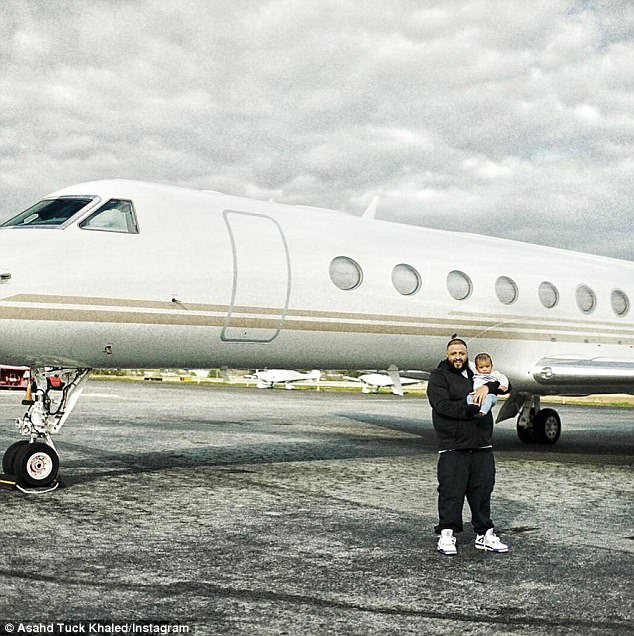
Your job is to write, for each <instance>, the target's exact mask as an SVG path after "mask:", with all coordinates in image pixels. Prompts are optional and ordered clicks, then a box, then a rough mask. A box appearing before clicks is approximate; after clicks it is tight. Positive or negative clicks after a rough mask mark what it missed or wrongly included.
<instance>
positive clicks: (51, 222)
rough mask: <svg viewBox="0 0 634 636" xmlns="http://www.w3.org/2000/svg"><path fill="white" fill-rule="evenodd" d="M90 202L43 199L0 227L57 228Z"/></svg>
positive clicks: (80, 198)
mask: <svg viewBox="0 0 634 636" xmlns="http://www.w3.org/2000/svg"><path fill="white" fill-rule="evenodd" d="M91 202H92V199H91V198H89V197H85V198H83V197H64V198H61V199H44V200H43V201H40V202H39V203H36V204H35V205H33V206H31V207H30V208H29V209H28V210H25V211H24V212H21V213H20V214H18V215H17V216H14V217H13V218H12V219H9V220H8V221H5V222H4V223H3V224H2V225H0V227H59V226H61V225H64V224H65V223H66V222H67V221H69V220H70V219H71V218H72V217H74V216H75V215H76V214H77V213H78V212H79V211H80V210H82V209H83V208H85V207H86V206H87V205H88V204H89V203H91Z"/></svg>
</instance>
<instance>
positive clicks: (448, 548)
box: [437, 530, 458, 554]
mask: <svg viewBox="0 0 634 636" xmlns="http://www.w3.org/2000/svg"><path fill="white" fill-rule="evenodd" d="M437 549H438V552H440V553H441V554H458V550H457V549H456V537H454V536H453V530H441V531H440V537H439V538H438V546H437Z"/></svg>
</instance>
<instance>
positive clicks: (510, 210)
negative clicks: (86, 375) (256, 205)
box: [0, 0, 634, 260]
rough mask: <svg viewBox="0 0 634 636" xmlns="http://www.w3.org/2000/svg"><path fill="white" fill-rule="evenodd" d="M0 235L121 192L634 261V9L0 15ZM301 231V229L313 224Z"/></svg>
mask: <svg viewBox="0 0 634 636" xmlns="http://www.w3.org/2000/svg"><path fill="white" fill-rule="evenodd" d="M0 16H1V18H0V63H1V66H0V189H1V192H2V203H1V205H0V218H7V217H9V216H12V215H13V214H15V213H17V212H18V211H20V210H22V209H24V208H25V207H27V206H28V205H30V204H32V203H34V202H35V201H37V200H38V199H39V198H40V197H41V196H43V195H44V194H47V193H48V192H51V191H53V190H56V189H58V188H60V187H63V186H66V185H70V184H72V183H78V182H81V181H86V180H92V179H99V178H108V177H122V178H132V179H145V180H150V181H158V182H165V183H172V184H175V185H182V186H191V187H196V188H210V189H215V190H221V191H224V192H228V193H232V194H239V195H247V196H252V197H256V198H265V199H268V198H274V199H276V200H279V201H283V202H288V203H305V204H311V205H316V206H321V207H331V208H335V209H341V210H346V211H348V212H351V213H354V214H360V213H361V212H362V211H363V209H364V208H365V206H366V205H367V204H368V203H369V201H370V200H371V198H372V197H373V196H374V195H379V197H380V198H379V211H378V213H377V217H378V218H382V219H386V220H395V221H401V222H405V223H414V224H420V225H427V226H430V227H437V228H445V229H452V230H464V231H475V232H479V233H485V234H493V235H496V236H502V237H506V238H513V239H518V240H524V241H531V242H536V243H541V244H545V245H556V246H560V247H567V248H572V249H578V250H582V251H587V252H591V253H596V254H603V255H607V256H614V257H618V258H626V259H630V260H634V210H633V205H632V203H633V200H632V197H633V191H634V187H633V186H634V3H632V2H631V1H630V0H533V1H531V2H526V0H499V1H496V0H438V1H436V0H418V1H415V0H390V1H389V2H387V1H385V0H268V1H267V0H262V1H256V0H213V1H205V0H179V1H178V2H175V1H173V0H82V1H77V0H1V3H0ZM298 213H300V212H298Z"/></svg>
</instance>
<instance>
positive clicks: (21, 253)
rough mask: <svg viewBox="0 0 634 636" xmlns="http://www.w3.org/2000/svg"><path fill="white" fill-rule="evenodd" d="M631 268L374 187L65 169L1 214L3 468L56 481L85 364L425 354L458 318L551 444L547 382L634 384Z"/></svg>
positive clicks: (328, 364) (334, 360) (514, 405)
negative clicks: (273, 196)
mask: <svg viewBox="0 0 634 636" xmlns="http://www.w3.org/2000/svg"><path fill="white" fill-rule="evenodd" d="M5 216H6V215H5ZM482 254H486V258H480V256H481V255H482ZM633 281H634V263H632V262H630V261H623V260H616V259H612V258H607V257H601V256H593V255H589V254H582V253H579V252H573V251H565V250H561V249H556V248H549V247H542V246H539V245H534V244H528V243H521V242H516V241H510V240H505V239H499V238H492V237H488V236H479V235H476V234H468V233H457V232H448V231H442V230H435V229H428V228H424V227H415V226H411V225H402V224H398V223H392V222H388V221H382V220H378V219H377V218H376V202H375V201H373V202H372V203H371V204H370V206H369V207H368V209H367V210H366V212H365V213H364V214H363V215H362V216H360V217H357V216H352V215H349V214H346V213H343V212H335V211H330V210H325V209H320V208H311V207H305V206H293V205H284V204H281V203H277V202H274V201H268V202H267V201H257V200H251V199H246V198H242V197H237V196H231V195H226V194H221V193H217V192H210V191H195V190H189V189H185V188H179V187H171V186H165V185H158V184H152V183H145V182H135V181H128V180H104V181H94V182H90V183H82V184H79V185H74V186H71V187H66V188H63V189H61V190H59V191H57V192H54V193H52V194H49V195H48V196H45V197H43V198H42V199H41V200H40V201H39V202H37V203H36V204H35V205H33V206H31V207H29V208H28V209H27V210H25V211H23V212H21V213H19V214H17V215H16V216H13V218H10V219H9V220H8V221H6V222H5V223H4V224H2V226H1V227H0V330H1V334H2V337H1V338H0V361H2V362H3V364H6V365H15V366H28V367H29V368H30V369H31V378H32V381H31V383H30V385H29V387H28V389H27V395H26V396H25V400H24V402H25V406H26V407H27V408H26V412H25V414H24V416H23V417H20V418H19V419H18V421H17V425H18V429H19V431H20V433H21V435H22V439H21V440H20V441H17V442H16V443H15V444H12V445H11V446H10V447H9V448H8V449H7V451H6V452H5V454H4V457H3V470H4V472H5V473H8V474H12V475H16V476H17V478H18V479H19V480H20V483H22V484H25V485H26V486H30V487H46V486H49V485H50V484H52V483H53V482H54V481H55V480H56V477H57V474H58V470H59V456H58V453H57V451H56V450H55V446H54V443H53V440H52V436H53V435H55V434H57V433H59V431H60V429H61V428H62V427H63V425H64V424H65V423H66V421H67V420H68V417H69V415H70V414H71V412H72V409H73V407H74V406H75V404H76V402H77V399H78V398H79V396H80V394H81V391H82V388H83V387H84V386H85V381H86V378H87V377H88V374H89V371H90V369H91V368H95V367H99V368H108V367H116V368H150V369H153V368H218V367H223V366H230V367H232V368H265V367H276V368H287V369H288V368H290V369H293V368H306V367H307V365H308V366H309V367H319V368H323V369H350V368H354V369H364V368H365V369H368V368H371V369H387V368H388V367H389V366H391V365H393V366H394V367H395V368H399V369H421V370H423V371H431V370H432V369H433V368H434V367H436V366H437V364H438V362H439V360H440V359H441V358H442V357H443V356H444V353H445V345H446V342H447V339H448V338H449V337H450V336H451V335H452V334H454V333H457V334H458V335H459V336H460V337H461V338H463V339H464V340H466V341H467V342H468V344H469V349H470V351H471V352H472V353H474V354H475V353H476V352H478V351H487V352H489V353H490V354H491V355H492V357H493V359H494V362H495V366H496V368H498V369H500V370H501V371H503V372H504V373H505V374H506V375H507V376H508V377H509V378H510V380H511V383H512V388H513V390H512V394H511V396H510V398H509V399H507V400H506V401H505V402H504V405H503V407H502V408H501V409H500V411H499V413H498V421H501V420H503V419H507V418H511V417H516V416H517V432H518V435H519V437H520V439H521V440H522V441H523V442H527V443H531V442H540V443H543V444H553V443H555V442H556V441H557V439H558V438H559V436H560V431H561V422H560V418H559V416H558V414H557V413H556V411H555V410H553V409H550V408H541V407H540V397H541V396H545V395H555V394H560V395H582V394H588V393H630V394H632V393H634V323H633V319H632V315H633V313H632V311H631V299H632V297H633V295H634V282H633ZM51 377H56V378H58V379H59V380H60V381H59V382H56V383H55V386H53V385H52V383H51V382H50V378H51Z"/></svg>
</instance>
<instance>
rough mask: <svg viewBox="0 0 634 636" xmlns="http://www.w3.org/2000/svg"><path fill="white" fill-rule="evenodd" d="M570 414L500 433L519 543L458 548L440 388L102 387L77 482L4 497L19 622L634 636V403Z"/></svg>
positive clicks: (506, 519) (74, 465) (86, 411)
mask: <svg viewBox="0 0 634 636" xmlns="http://www.w3.org/2000/svg"><path fill="white" fill-rule="evenodd" d="M21 398H22V395H21V394H20V393H17V392H8V391H5V392H2V393H0V421H1V422H3V425H2V427H1V428H0V452H2V451H3V450H4V449H6V447H7V446H8V445H9V444H10V443H12V442H13V441H15V440H16V439H18V434H17V431H16V430H15V428H14V426H13V424H12V422H13V420H14V419H15V417H17V416H18V415H20V414H21V412H22V410H23V407H22V406H21V405H20V400H21ZM557 409H558V411H559V413H560V415H561V417H562V421H563V433H562V437H561V439H560V441H559V443H558V444H557V445H555V446H553V447H544V446H534V445H525V444H522V443H521V442H520V441H519V440H518V439H517V436H516V434H515V423H514V422H513V421H507V422H504V423H501V424H499V425H497V426H496V433H495V443H496V462H497V483H496V489H495V492H494V499H493V518H494V521H495V523H496V527H497V531H498V534H499V535H500V536H501V537H502V539H503V540H504V541H505V542H506V543H508V544H509V545H510V551H509V552H508V553H507V554H492V553H484V552H481V551H477V550H475V548H474V546H473V541H474V538H475V537H474V534H473V532H472V530H471V528H470V526H469V524H467V523H465V527H467V528H468V529H467V530H465V532H464V533H462V534H461V535H460V536H459V539H458V550H459V552H458V555H457V556H453V557H448V556H443V555H440V554H438V553H437V552H436V549H435V546H436V537H435V535H434V534H433V526H434V523H435V522H436V474H435V471H436V461H437V453H436V444H435V437H434V433H433V429H432V426H431V415H430V410H429V406H428V404H427V401H426V400H425V399H424V398H421V397H416V398H413V397H405V398H399V397H396V396H392V395H390V394H379V395H363V394H361V393H360V392H359V393H326V392H316V391H299V390H295V391H287V390H283V389H282V390H279V389H274V390H257V389H253V388H251V389H245V388H230V387H207V386H192V385H185V384H182V385H180V384H174V385H162V384H160V383H156V384H155V383H135V384H128V383H124V382H101V381H93V380H91V381H89V383H88V384H87V386H86V389H85V391H84V394H83V395H82V397H81V399H80V401H79V404H78V406H77V408H76V409H75V411H74V412H73V414H72V416H71V417H70V418H69V421H68V423H67V424H66V425H65V427H64V428H63V429H62V432H61V433H60V434H59V435H58V436H57V437H56V438H55V443H56V446H57V449H58V451H59V453H60V456H61V469H60V476H61V487H60V488H59V489H57V490H56V491H54V492H50V493H46V494H38V495H27V494H24V493H21V492H18V491H16V490H0V506H1V510H2V521H3V523H2V525H1V526H0V538H1V540H2V544H3V546H4V550H3V551H2V556H1V557H0V585H1V589H2V594H1V596H0V633H28V632H30V633H34V632H46V631H48V632H51V631H53V630H55V631H57V632H61V633H97V632H99V631H101V632H102V633H104V632H105V633H115V632H118V633H158V632H157V630H158V629H159V627H157V626H160V629H161V630H162V631H161V632H160V633H167V632H168V630H171V631H180V633H194V634H258V635H259V634H265V635H268V634H271V635H273V634H275V635H277V634H291V635H294V634H310V635H314V634H346V635H356V634H359V635H365V634H377V635H378V634H381V635H383V634H530V635H551V634H578V633H584V634H628V633H629V634H631V633H634V621H633V610H632V608H633V600H634V593H633V591H632V590H633V586H632V572H633V565H634V558H633V556H634V554H633V553H634V527H633V522H632V512H633V510H632V501H633V497H632V495H633V491H634V479H633V477H632V459H633V451H634V428H633V426H632V425H633V424H634V410H633V409H632V408H618V407H609V406H604V407H588V406H574V405H562V406H558V407H557ZM464 512H465V522H467V521H468V520H469V512H468V508H465V511H464ZM94 621H101V623H98V624H97V623H94ZM126 626H127V627H126ZM93 628H94V629H93Z"/></svg>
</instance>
